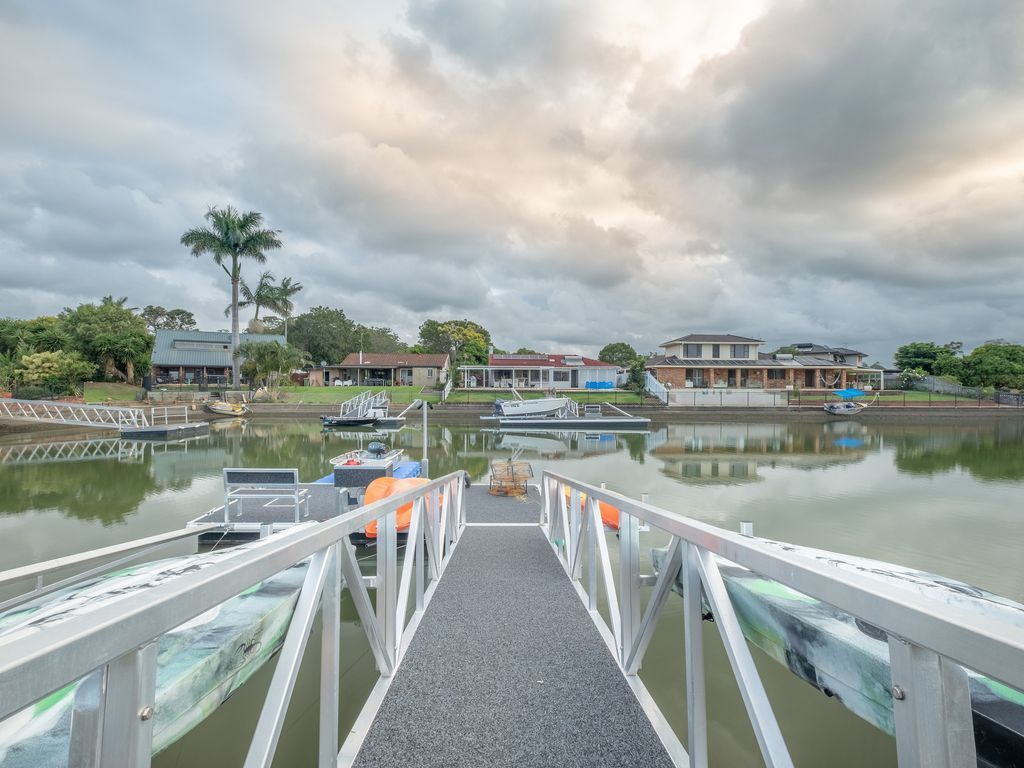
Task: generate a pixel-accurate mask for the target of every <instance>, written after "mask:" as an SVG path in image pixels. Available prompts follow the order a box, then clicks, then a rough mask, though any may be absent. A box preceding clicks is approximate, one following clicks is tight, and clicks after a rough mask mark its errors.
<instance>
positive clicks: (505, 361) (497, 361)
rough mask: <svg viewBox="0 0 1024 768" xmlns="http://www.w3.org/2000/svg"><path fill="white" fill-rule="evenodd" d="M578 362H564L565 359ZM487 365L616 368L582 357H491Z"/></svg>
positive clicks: (505, 366)
mask: <svg viewBox="0 0 1024 768" xmlns="http://www.w3.org/2000/svg"><path fill="white" fill-rule="evenodd" d="M567 357H568V358H570V359H571V360H579V361H580V362H578V363H577V362H568V363H567V362H566V361H565V359H566V358H567ZM487 364H488V365H490V366H491V367H492V368H493V367H500V368H618V367H619V366H617V365H615V364H614V363H605V362H603V361H601V360H594V359H593V358H591V357H583V356H582V355H491V356H490V357H489V358H488V359H487Z"/></svg>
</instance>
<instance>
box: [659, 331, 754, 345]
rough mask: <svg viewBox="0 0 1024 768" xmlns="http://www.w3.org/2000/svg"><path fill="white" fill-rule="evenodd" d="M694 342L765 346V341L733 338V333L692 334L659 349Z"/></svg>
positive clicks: (673, 340)
mask: <svg viewBox="0 0 1024 768" xmlns="http://www.w3.org/2000/svg"><path fill="white" fill-rule="evenodd" d="M687 341H692V342H694V343H702V344H709V343H716V342H723V343H725V344H764V339H751V338H747V337H746V336H733V335H732V334H731V333H691V334H689V335H688V336H680V337H679V338H678V339H672V341H666V342H665V343H664V344H659V345H658V346H659V347H665V346H668V345H669V344H678V343H680V342H687Z"/></svg>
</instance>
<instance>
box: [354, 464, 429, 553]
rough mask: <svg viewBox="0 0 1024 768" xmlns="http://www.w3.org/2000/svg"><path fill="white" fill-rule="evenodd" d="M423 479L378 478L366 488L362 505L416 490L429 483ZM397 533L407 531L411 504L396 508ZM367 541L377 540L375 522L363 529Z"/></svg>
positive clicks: (410, 519) (410, 516)
mask: <svg viewBox="0 0 1024 768" xmlns="http://www.w3.org/2000/svg"><path fill="white" fill-rule="evenodd" d="M429 482H430V480H428V479H427V478H425V477H378V478H377V479H376V480H374V481H373V482H371V483H370V484H369V485H368V486H366V495H365V496H364V497H363V504H372V503H373V502H375V501H380V500H381V499H386V498H388V497H389V496H395V495H397V494H399V493H404V492H405V491H409V490H412V489H413V488H418V487H419V486H421V485H426V484H427V483H429ZM395 522H396V523H397V527H398V532H399V533H405V532H407V531H408V530H409V523H411V522H412V502H411V501H410V502H409V503H408V504H403V505H402V506H400V507H399V508H398V514H396V515H395ZM363 531H364V532H365V533H366V537H367V538H368V539H376V538H377V521H376V520H373V521H371V522H370V523H368V524H367V525H366V528H364V529H363Z"/></svg>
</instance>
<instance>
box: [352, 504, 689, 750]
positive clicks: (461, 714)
mask: <svg viewBox="0 0 1024 768" xmlns="http://www.w3.org/2000/svg"><path fill="white" fill-rule="evenodd" d="M474 501H476V499H472V500H467V502H468V503H469V504H470V505H471V504H472V502H474ZM502 503H503V504H519V503H521V502H513V501H511V500H502ZM523 506H524V507H528V506H533V505H525V504H524V505H523ZM472 508H473V507H472V506H469V509H472ZM534 519H535V518H534ZM356 765H357V766H446V767H450V766H552V768H554V767H556V766H557V767H558V768H563V767H564V766H644V768H660V767H662V766H664V768H669V767H670V766H671V765H672V762H671V760H670V759H669V757H668V755H667V753H666V752H665V750H664V748H663V747H662V745H661V742H660V741H659V740H658V737H657V735H656V734H655V732H654V729H653V728H652V726H651V724H650V722H649V721H648V720H647V717H646V716H645V715H644V712H643V710H642V709H641V708H640V705H639V704H638V703H637V701H636V699H635V698H634V696H633V694H632V692H631V691H630V689H629V688H628V686H627V685H626V682H625V680H624V679H623V676H622V673H621V672H620V671H619V668H618V666H617V665H616V663H615V661H614V660H613V658H612V656H611V654H609V652H608V649H607V647H606V646H605V645H604V642H603V641H602V640H601V638H600V636H599V635H598V633H597V630H596V628H595V627H594V624H593V622H592V621H591V619H590V616H589V615H588V614H587V611H586V609H585V608H584V606H583V604H582V603H581V602H580V600H579V598H578V597H577V595H576V593H575V591H574V590H573V588H572V586H571V585H570V583H569V580H568V578H567V577H566V575H565V572H564V571H563V570H562V568H561V566H560V565H559V564H558V561H557V560H556V558H555V555H554V553H553V552H552V551H551V549H550V547H549V546H548V544H547V542H546V541H545V539H544V536H543V534H542V533H541V531H540V529H539V528H526V527H509V528H468V529H466V531H465V533H464V534H463V538H462V541H461V542H460V543H459V546H458V548H457V549H456V551H455V555H454V557H453V558H452V562H451V565H450V566H449V568H448V570H447V571H446V572H445V575H444V577H443V578H442V580H441V582H440V584H439V585H438V588H437V592H436V593H435V594H434V599H433V600H432V601H431V603H430V606H429V607H428V608H427V612H426V614H425V615H424V617H423V620H422V622H421V624H420V626H419V630H418V631H417V633H416V636H415V637H414V638H413V641H412V644H411V645H410V647H409V652H408V654H407V655H406V657H405V660H404V661H403V663H402V666H401V667H400V668H399V670H398V674H397V675H396V676H395V680H394V682H393V683H392V686H391V688H390V690H389V691H388V693H387V696H386V697H385V698H384V701H383V703H382V705H381V709H380V712H379V713H378V715H377V719H376V720H375V721H374V723H373V725H372V726H371V728H370V731H369V734H368V735H367V738H366V741H365V742H364V744H363V747H362V749H361V750H360V752H359V755H358V757H357V759H356Z"/></svg>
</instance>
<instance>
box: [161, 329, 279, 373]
mask: <svg viewBox="0 0 1024 768" xmlns="http://www.w3.org/2000/svg"><path fill="white" fill-rule="evenodd" d="M247 341H266V342H270V341H276V342H278V343H279V344H286V343H287V342H286V341H285V339H284V336H280V335H275V334H269V333H243V334H241V342H242V343H243V344H244V343H245V342H247ZM178 342H182V343H183V344H182V345H181V346H176V344H177V343H178ZM190 342H191V343H192V344H201V345H203V346H204V347H207V348H205V349H204V348H199V349H188V348H187V347H188V346H191V344H190ZM209 345H215V346H216V347H219V348H215V349H211V348H209ZM153 365H159V366H166V367H175V366H183V367H188V368H191V367H197V368H198V367H207V368H229V367H230V366H231V334H230V333H225V332H222V331H171V330H166V329H161V330H158V331H157V332H156V340H155V341H154V342H153Z"/></svg>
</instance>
